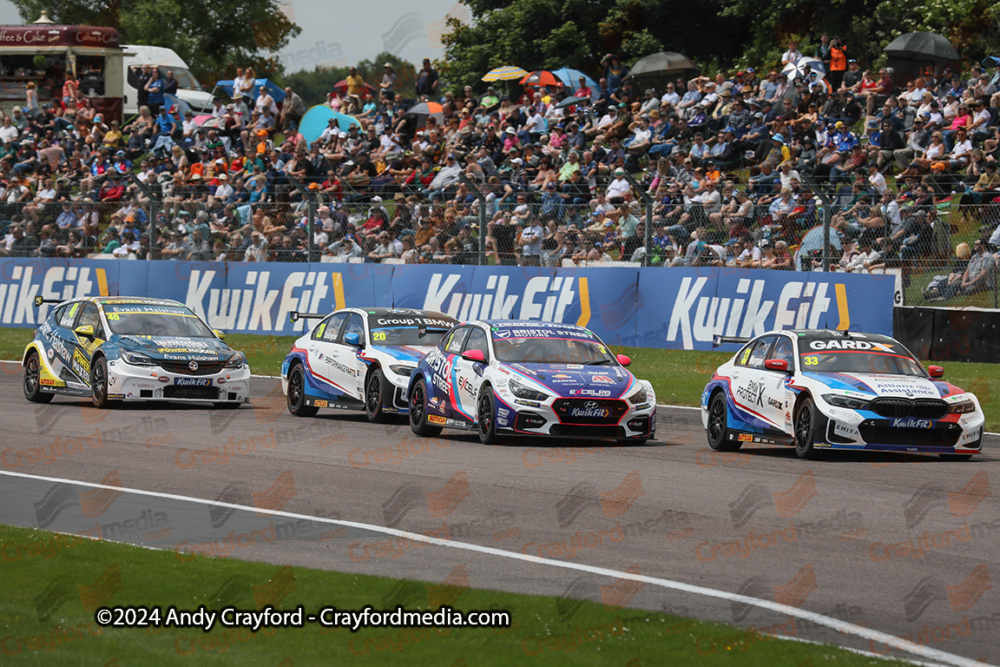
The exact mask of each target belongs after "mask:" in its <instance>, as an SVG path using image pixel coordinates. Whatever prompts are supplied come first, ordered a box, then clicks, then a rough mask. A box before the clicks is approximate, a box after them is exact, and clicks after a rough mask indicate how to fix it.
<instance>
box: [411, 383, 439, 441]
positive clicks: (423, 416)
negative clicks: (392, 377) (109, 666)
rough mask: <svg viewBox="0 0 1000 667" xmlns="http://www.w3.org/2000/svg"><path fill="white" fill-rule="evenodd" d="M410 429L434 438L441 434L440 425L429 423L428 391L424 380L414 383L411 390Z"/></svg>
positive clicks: (415, 432)
mask: <svg viewBox="0 0 1000 667" xmlns="http://www.w3.org/2000/svg"><path fill="white" fill-rule="evenodd" d="M410 430H411V431H413V433H414V434H416V435H420V436H428V437H432V438H433V437H435V436H438V435H441V427H440V426H431V425H430V424H428V423H427V391H426V390H425V389H424V383H423V381H422V380H421V381H420V382H417V383H416V384H414V385H413V391H411V392H410Z"/></svg>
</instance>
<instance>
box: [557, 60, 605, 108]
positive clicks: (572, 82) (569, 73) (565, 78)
mask: <svg viewBox="0 0 1000 667" xmlns="http://www.w3.org/2000/svg"><path fill="white" fill-rule="evenodd" d="M552 73H553V74H555V75H556V76H557V77H559V80H560V81H562V82H563V83H564V84H566V85H567V86H569V88H570V89H571V90H572V91H573V92H574V93H575V92H576V91H578V90H580V77H581V76H582V77H583V78H584V82H585V83H586V84H587V87H588V88H590V97H591V99H594V100H596V99H597V98H598V97H600V96H601V88H600V86H598V85H597V82H596V81H594V80H593V79H591V78H590V77H589V76H587V75H586V74H584V73H583V72H581V71H580V70H578V69H570V68H569V67H561V68H559V69H554V70H552Z"/></svg>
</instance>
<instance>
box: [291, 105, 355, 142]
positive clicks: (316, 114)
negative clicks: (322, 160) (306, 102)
mask: <svg viewBox="0 0 1000 667" xmlns="http://www.w3.org/2000/svg"><path fill="white" fill-rule="evenodd" d="M331 118H333V119H336V121H337V125H338V127H339V128H340V131H341V132H347V128H349V127H350V126H351V125H357V126H358V128H359V129H360V128H361V123H360V122H358V119H357V118H355V117H354V116H348V115H346V114H342V113H337V112H336V111H334V110H333V109H331V108H330V107H328V106H327V105H325V104H317V105H316V106H314V107H312V108H311V109H309V111H307V112H306V115H305V116H303V117H302V122H301V123H299V132H300V133H301V134H302V137H303V138H304V139H305V140H306V143H308V144H310V145H312V142H314V141H316V140H317V139H319V136H320V135H321V134H323V130H325V129H326V128H327V127H328V126H329V124H330V119H331Z"/></svg>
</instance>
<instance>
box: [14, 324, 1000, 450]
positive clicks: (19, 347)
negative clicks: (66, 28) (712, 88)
mask: <svg viewBox="0 0 1000 667" xmlns="http://www.w3.org/2000/svg"><path fill="white" fill-rule="evenodd" d="M32 331H33V330H32V329H0V359H20V358H21V354H22V353H23V352H24V346H25V345H26V344H27V343H28V342H29V341H30V340H31V336H32ZM295 339H296V337H295V336H254V335H251V334H230V335H228V336H226V342H227V343H229V344H230V345H231V346H232V347H233V348H235V349H237V350H242V351H243V352H244V353H246V355H247V358H248V359H249V360H250V368H252V369H253V372H254V373H257V374H260V375H278V374H279V373H280V372H281V361H282V360H283V359H284V358H285V354H287V353H288V350H289V349H290V348H291V346H292V343H293V342H294V341H295ZM615 351H616V352H619V353H621V354H627V355H628V356H630V357H631V358H632V366H631V370H632V372H634V373H635V374H636V376H637V377H640V378H642V379H644V380H649V381H650V382H652V383H653V387H654V388H655V389H656V400H657V402H658V403H665V404H669V405H687V406H692V407H696V406H698V405H699V401H700V400H701V392H702V390H703V389H704V388H705V384H706V383H707V382H708V380H709V378H711V377H712V373H714V372H715V369H716V368H717V367H718V366H719V364H721V363H723V362H724V361H725V360H726V359H728V358H729V356H730V355H729V354H728V353H726V352H693V351H687V350H656V349H652V348H643V347H621V348H617V349H616V350H615ZM935 363H937V364H939V365H941V366H943V367H944V369H945V379H946V380H948V381H949V382H951V383H953V384H955V385H957V386H959V387H962V388H963V389H966V390H968V391H971V392H973V393H975V394H976V396H978V397H979V402H980V403H982V406H983V411H984V412H985V413H986V430H988V431H1000V373H998V372H997V366H996V364H980V363H964V362H959V361H945V362H935Z"/></svg>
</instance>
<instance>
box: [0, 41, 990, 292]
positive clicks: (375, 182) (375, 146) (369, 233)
mask: <svg viewBox="0 0 1000 667" xmlns="http://www.w3.org/2000/svg"><path fill="white" fill-rule="evenodd" d="M831 44H833V45H835V46H834V49H837V48H840V49H841V50H840V51H836V55H835V56H833V57H836V58H843V60H844V61H845V62H844V66H843V67H842V68H839V67H838V68H835V69H834V70H831V71H830V73H829V74H828V75H827V76H826V78H823V77H821V76H818V75H817V73H816V72H811V71H810V68H809V67H808V66H806V67H804V68H801V69H797V70H796V71H794V72H792V73H791V74H784V73H782V69H783V67H784V66H786V65H788V64H789V63H792V64H796V63H797V61H798V60H799V59H800V58H802V57H803V56H802V54H801V53H799V52H798V49H797V46H796V45H795V44H791V45H789V48H788V51H787V52H786V53H785V54H784V56H783V62H782V63H781V66H777V63H775V65H776V66H775V68H774V69H761V70H760V71H759V72H758V71H757V70H755V68H753V67H747V68H746V69H745V70H742V71H738V72H731V73H730V74H724V73H718V74H716V75H715V76H714V77H704V76H701V77H695V78H691V79H684V78H676V79H675V80H673V81H671V82H669V83H667V84H666V85H665V86H664V88H663V89H662V90H658V89H652V88H645V89H637V88H636V87H635V86H634V85H633V84H632V82H631V81H630V80H628V79H627V78H626V75H627V73H628V70H627V68H626V67H624V66H623V65H622V64H621V62H620V61H619V60H618V59H617V58H616V57H613V56H608V57H607V58H606V59H605V60H604V61H603V62H602V65H603V67H604V70H603V72H604V73H603V76H601V77H600V79H599V82H598V90H596V91H592V90H591V89H590V87H588V86H587V85H586V81H585V80H583V79H581V81H580V86H582V89H581V90H579V91H578V92H576V93H572V92H568V91H569V89H568V88H560V87H545V86H539V87H527V88H524V89H523V91H524V92H523V94H522V93H521V92H520V91H521V90H522V89H521V88H520V87H519V86H516V85H515V86H512V88H513V89H514V90H516V91H518V92H517V93H513V94H508V93H507V88H508V87H507V86H505V85H504V84H497V85H495V86H493V85H491V86H489V87H487V88H486V89H485V91H484V92H481V93H477V92H476V91H474V90H473V89H472V88H471V87H465V89H464V90H461V91H449V90H444V88H443V86H442V85H441V81H440V80H439V77H438V74H437V72H436V71H435V70H434V68H433V67H432V65H431V63H430V62H429V61H426V60H425V61H424V63H423V65H422V68H421V69H420V70H419V71H418V74H417V81H416V90H397V89H396V77H395V74H394V72H393V70H392V67H391V66H390V65H389V64H386V66H385V71H384V75H383V77H382V79H381V80H380V81H364V80H363V79H362V77H361V76H359V75H358V74H357V71H356V70H353V69H352V71H351V73H350V75H349V76H348V78H347V80H346V82H345V83H346V86H345V87H342V88H337V89H335V90H334V91H331V93H330V94H329V95H328V98H327V102H326V103H327V104H329V105H330V106H331V108H332V109H333V110H335V111H337V112H339V113H343V114H347V115H349V116H353V117H354V118H356V119H357V121H358V122H357V123H352V124H351V125H350V127H349V129H346V130H345V129H342V127H341V125H340V123H339V122H338V121H337V120H336V119H331V121H330V123H329V127H328V128H327V129H326V130H325V131H324V132H323V133H322V135H321V136H320V137H319V138H318V139H317V140H316V141H313V142H312V143H311V144H309V143H308V142H307V141H305V140H304V139H301V138H300V135H298V134H297V130H298V125H299V123H300V121H301V120H302V117H303V114H304V113H305V111H306V108H305V105H304V104H303V102H302V100H301V98H300V97H299V96H298V95H296V94H295V92H294V91H292V90H291V89H286V90H285V99H284V101H283V103H282V104H280V105H279V104H278V103H277V102H276V101H275V99H274V98H273V97H272V95H271V94H270V93H269V92H268V89H267V88H265V87H260V89H259V93H258V94H256V95H254V94H253V92H252V91H253V90H254V88H255V87H254V86H253V81H254V79H255V77H256V75H255V73H254V72H253V71H252V70H249V69H248V70H247V71H243V70H242V69H241V70H240V71H239V72H238V74H237V77H236V79H235V82H234V88H233V95H232V96H231V98H230V97H229V96H226V97H225V98H222V97H220V98H217V99H216V100H215V102H214V109H213V110H212V111H211V113H210V114H209V115H210V116H211V121H212V122H208V123H206V122H202V123H200V124H199V123H198V122H196V121H195V120H194V116H195V114H194V113H192V112H190V111H188V112H186V113H182V112H181V111H180V110H179V109H177V108H176V107H171V106H169V104H168V103H165V100H166V99H167V98H165V97H164V91H165V90H166V89H167V87H168V86H169V83H166V82H169V80H170V79H172V77H170V76H169V73H168V74H167V76H166V77H164V81H161V80H160V77H159V73H158V72H157V71H156V70H155V69H154V70H152V71H149V70H147V71H144V72H143V76H144V77H145V79H144V83H145V85H144V90H143V93H144V97H143V99H141V100H140V102H141V104H142V106H141V108H140V113H139V114H138V115H137V116H136V117H134V118H130V119H127V120H126V122H125V123H124V124H122V125H121V126H120V125H119V123H118V122H117V121H110V122H105V120H104V119H103V118H102V117H101V116H100V114H95V113H94V111H93V108H92V107H90V105H89V103H88V101H87V98H86V97H85V96H83V95H82V93H81V91H80V90H79V89H78V88H74V87H73V86H69V87H66V86H64V87H63V90H62V91H61V92H62V93H63V94H62V95H61V96H53V99H54V100H56V101H55V103H53V104H51V105H49V104H46V105H42V106H38V105H37V104H34V105H26V106H25V107H24V108H23V109H22V108H15V109H14V110H13V113H12V114H10V115H5V116H4V118H3V121H2V126H0V140H2V147H0V176H2V180H0V206H2V207H3V211H2V214H0V226H2V227H0V232H2V234H3V241H2V242H0V256H9V257H32V256H41V257H86V256H91V255H94V254H100V255H113V256H115V257H122V258H138V259H196V260H207V261H210V260H219V261H222V260H229V261H306V259H307V250H308V248H309V246H310V243H309V239H308V237H307V229H308V227H307V220H308V215H309V214H308V209H307V205H306V202H307V201H313V202H316V204H317V207H316V209H315V216H316V217H315V227H314V238H313V239H312V240H313V245H314V247H315V249H316V252H317V253H318V255H320V256H322V257H325V258H327V259H329V260H332V261H365V262H397V263H476V262H477V260H478V255H479V247H480V243H479V237H480V235H481V234H485V239H484V246H485V249H486V259H487V261H488V262H489V263H493V264H507V265H515V264H516V265H525V266H538V265H541V266H561V265H583V264H591V265H592V264H593V263H595V262H645V263H647V264H649V265H653V266H704V265H715V266H736V267H760V268H771V269H777V270H793V269H799V270H818V269H819V268H820V267H821V266H822V263H821V260H820V257H819V256H820V254H821V252H822V250H821V248H822V246H820V247H819V248H817V247H816V246H815V244H813V245H812V246H810V245H809V243H808V241H809V239H804V236H806V235H807V233H809V235H810V236H814V235H813V234H812V232H814V231H815V230H814V228H815V227H816V226H817V225H819V224H821V222H822V215H821V213H820V210H821V207H822V204H821V199H823V198H828V199H829V200H831V201H832V204H833V208H832V210H833V218H832V226H833V234H834V237H835V241H836V244H835V246H836V248H835V251H836V256H835V257H834V258H833V260H832V263H831V270H838V271H850V272H867V271H873V270H882V269H885V268H886V267H887V266H889V267H901V269H902V272H903V279H904V282H906V281H908V280H909V276H910V273H911V271H910V268H912V267H913V266H916V265H919V263H920V262H921V261H928V262H929V261H937V262H938V263H939V264H942V265H948V264H950V265H951V266H950V270H949V271H948V272H947V273H946V274H945V275H943V276H941V278H942V280H937V281H935V282H934V284H933V285H932V287H933V288H934V291H929V292H928V293H927V296H929V297H932V298H948V297H950V296H954V295H956V294H960V293H972V292H976V291H981V290H985V289H994V286H995V283H996V273H997V270H998V266H1000V254H996V255H994V253H997V251H998V250H1000V215H998V211H1000V175H998V169H997V166H998V147H1000V130H998V125H1000V122H998V121H1000V92H998V91H1000V60H994V61H992V62H991V61H990V59H987V61H984V65H983V66H976V67H972V68H971V69H970V70H969V71H968V72H967V73H958V72H953V71H952V70H951V69H944V70H943V71H941V72H940V74H938V75H935V74H934V73H933V72H931V71H929V70H928V71H927V72H926V73H924V74H922V75H921V76H918V77H916V78H914V79H913V80H910V81H908V82H907V83H906V85H905V86H904V87H897V86H896V85H895V84H894V81H893V73H892V72H891V71H889V70H887V69H881V70H876V71H872V70H866V69H863V68H862V67H861V66H860V65H859V63H857V62H856V61H855V60H853V59H849V58H847V57H846V51H844V50H843V47H842V45H840V42H839V40H837V39H836V38H834V40H833V41H832V42H831V40H829V39H824V41H823V42H822V43H821V46H820V47H819V52H818V53H817V56H819V57H824V58H825V59H826V60H827V61H829V59H830V48H831ZM824 49H825V51H823V50H824ZM157 82H159V83H157ZM174 87H176V83H174ZM345 88H346V89H345ZM592 93H594V94H593V95H592ZM29 94H30V91H29ZM519 95H520V96H519ZM573 95H575V96H576V98H577V99H576V101H575V102H574V103H571V104H565V103H564V102H563V101H564V100H565V98H567V97H570V96H573ZM590 97H594V98H595V99H594V101H591V100H590V99H589V98H590ZM29 102H30V100H29ZM420 102H432V103H433V102H438V103H440V111H437V110H436V108H432V109H426V110H425V111H426V112H425V113H410V110H411V108H413V107H414V105H416V104H418V103H420ZM462 174H464V175H465V177H466V178H467V179H468V180H469V181H470V182H471V183H472V184H473V186H474V189H475V190H477V192H473V189H472V188H470V187H469V186H468V185H467V184H466V183H465V182H463V181H462V179H460V175H462ZM646 195H648V196H649V197H650V198H651V199H652V201H653V203H652V204H651V205H650V206H651V209H652V210H651V215H649V216H647V207H646V205H644V204H643V201H644V200H645V199H644V198H645V196H646ZM958 203H960V204H961V206H955V205H956V204H958ZM480 207H485V208H486V212H485V220H487V224H486V228H485V229H480V220H481V219H482V218H481V211H480ZM955 211H958V215H961V216H963V217H964V218H967V219H968V220H971V221H972V224H976V225H977V226H978V229H979V236H978V237H977V238H976V239H975V240H974V242H973V243H972V245H971V246H970V245H969V244H960V245H958V246H957V247H956V248H953V247H952V244H951V243H950V240H949V239H950V230H951V228H952V227H953V226H954V224H955V220H954V219H953V218H954V216H955V213H954V212H955ZM946 218H948V219H946ZM649 223H651V225H652V229H651V230H649V232H650V234H649V235H650V237H651V239H652V242H651V244H650V245H649V246H648V247H647V245H646V235H647V229H646V225H647V224H649ZM811 230H812V231H811ZM814 240H815V238H813V241H814ZM807 247H808V250H807ZM797 250H799V251H800V252H799V253H798V257H797V259H796V251H797ZM930 289H931V288H930V287H929V288H928V290H930Z"/></svg>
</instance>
